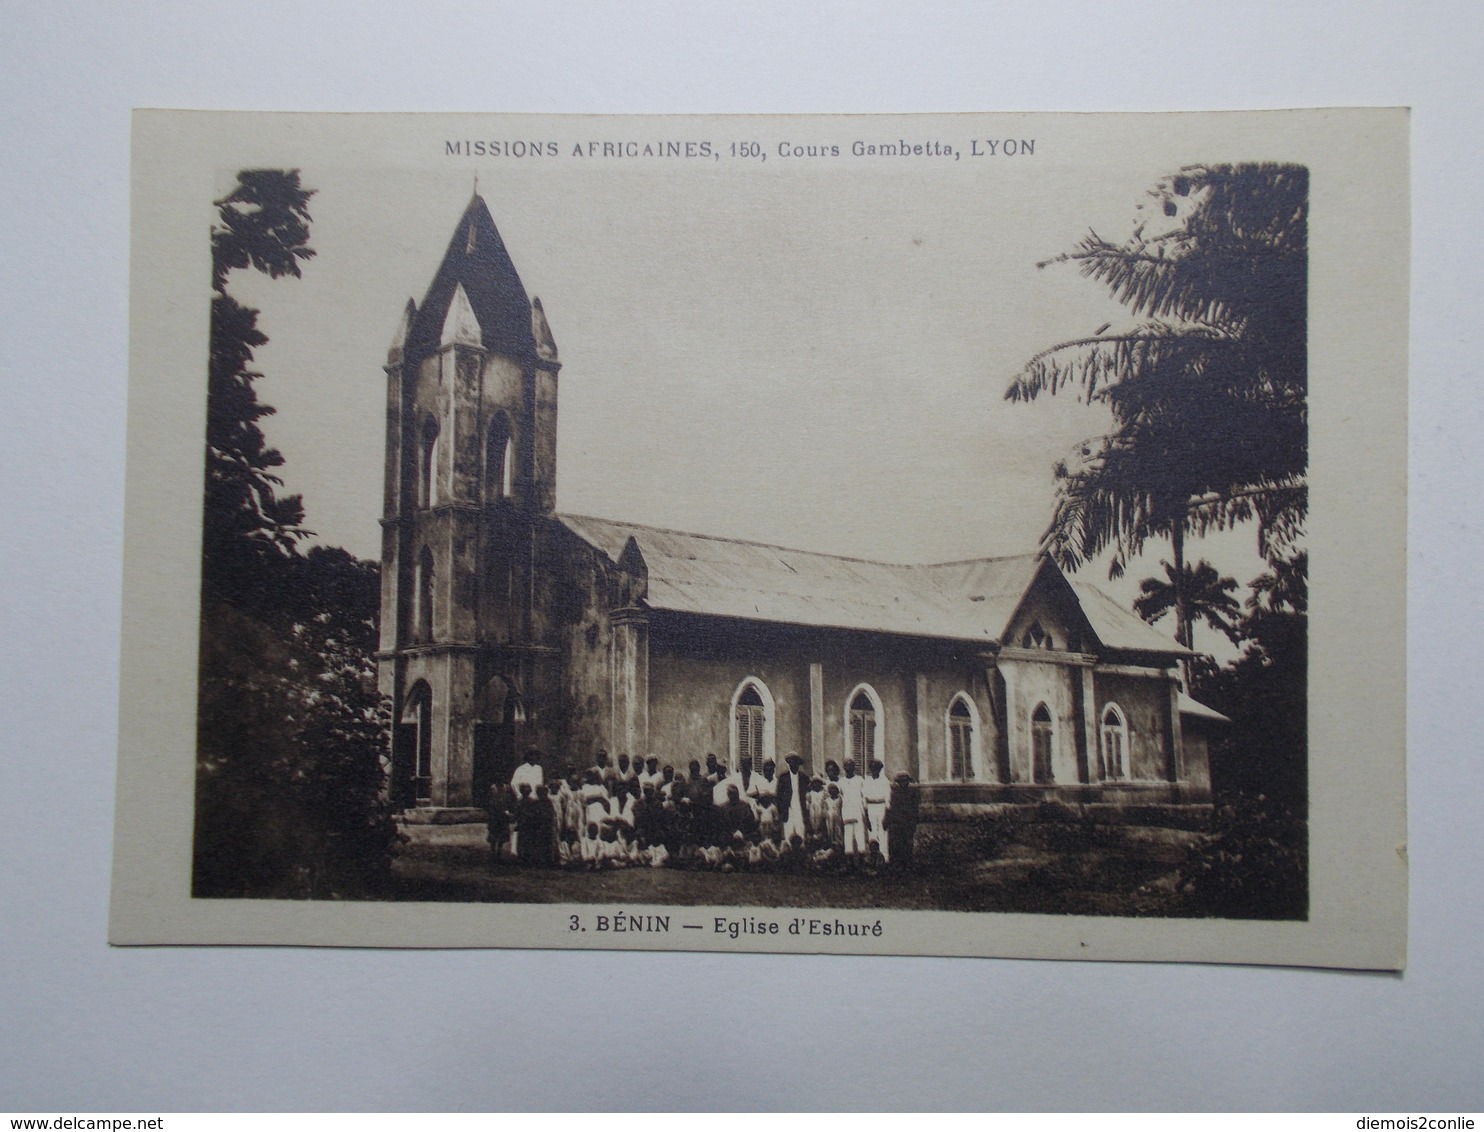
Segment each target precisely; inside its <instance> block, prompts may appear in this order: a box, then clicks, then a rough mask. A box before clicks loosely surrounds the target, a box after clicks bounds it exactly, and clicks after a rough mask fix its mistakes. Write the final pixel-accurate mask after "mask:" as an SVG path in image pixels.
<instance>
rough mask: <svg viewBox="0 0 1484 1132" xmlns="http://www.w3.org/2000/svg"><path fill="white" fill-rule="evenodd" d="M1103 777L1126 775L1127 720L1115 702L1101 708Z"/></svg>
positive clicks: (1111, 777)
mask: <svg viewBox="0 0 1484 1132" xmlns="http://www.w3.org/2000/svg"><path fill="white" fill-rule="evenodd" d="M1101 730H1102V739H1103V777H1104V778H1107V779H1115V780H1116V779H1124V778H1127V777H1128V721H1127V720H1126V719H1125V718H1124V716H1123V711H1122V709H1121V708H1119V706H1118V705H1117V704H1109V705H1108V706H1107V707H1105V708H1104V709H1103V726H1102V729H1101Z"/></svg>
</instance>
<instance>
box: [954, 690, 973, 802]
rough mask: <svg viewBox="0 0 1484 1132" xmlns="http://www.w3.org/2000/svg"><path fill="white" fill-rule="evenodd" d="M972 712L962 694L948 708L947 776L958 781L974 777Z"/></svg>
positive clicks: (968, 780)
mask: <svg viewBox="0 0 1484 1132" xmlns="http://www.w3.org/2000/svg"><path fill="white" fill-rule="evenodd" d="M974 739H975V735H974V714H973V712H972V710H970V708H969V701H968V700H967V699H965V698H964V697H963V696H962V695H958V696H955V697H954V698H953V704H952V706H950V707H949V709H948V777H949V778H952V779H954V780H955V781H958V782H972V781H973V779H974Z"/></svg>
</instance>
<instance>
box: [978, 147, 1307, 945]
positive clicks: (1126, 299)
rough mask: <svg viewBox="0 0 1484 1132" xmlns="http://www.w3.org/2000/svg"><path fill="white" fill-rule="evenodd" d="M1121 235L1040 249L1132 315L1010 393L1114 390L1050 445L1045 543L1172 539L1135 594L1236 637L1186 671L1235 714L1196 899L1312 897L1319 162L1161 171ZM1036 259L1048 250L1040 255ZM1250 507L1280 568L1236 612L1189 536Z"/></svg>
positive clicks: (1075, 550) (1066, 557) (1240, 906)
mask: <svg viewBox="0 0 1484 1132" xmlns="http://www.w3.org/2000/svg"><path fill="white" fill-rule="evenodd" d="M1146 207H1147V208H1148V212H1149V216H1148V218H1147V219H1145V220H1144V221H1143V222H1142V223H1140V224H1138V225H1137V227H1136V228H1135V229H1134V231H1133V234H1132V235H1131V236H1130V238H1129V239H1128V240H1126V241H1124V242H1122V243H1113V242H1110V241H1108V240H1105V239H1103V238H1102V237H1100V236H1098V235H1097V234H1096V233H1089V234H1088V236H1087V237H1086V238H1085V239H1084V240H1083V241H1082V242H1081V243H1080V244H1079V245H1078V246H1077V248H1076V249H1075V250H1074V251H1072V252H1071V253H1069V254H1067V255H1063V256H1059V257H1057V258H1056V259H1055V260H1051V261H1048V263H1075V264H1076V265H1077V266H1078V268H1079V270H1080V271H1081V272H1082V274H1083V275H1084V276H1086V277H1087V278H1089V279H1092V280H1094V281H1096V282H1098V283H1100V284H1102V285H1103V286H1105V287H1106V288H1107V289H1108V291H1109V293H1110V294H1111V295H1112V296H1113V297H1114V298H1115V299H1117V300H1118V301H1119V302H1120V303H1122V304H1123V305H1124V306H1125V307H1126V308H1127V309H1128V310H1129V312H1130V314H1131V315H1132V316H1133V317H1134V319H1135V320H1136V321H1135V323H1134V325H1133V326H1131V327H1130V328H1128V329H1126V330H1122V331H1116V332H1114V333H1112V334H1107V333H1105V331H1106V330H1107V327H1104V328H1102V329H1101V330H1099V331H1097V332H1095V333H1093V334H1091V335H1089V336H1087V337H1085V338H1079V339H1075V340H1072V341H1068V342H1061V343H1058V344H1056V345H1054V346H1052V347H1050V348H1049V349H1047V350H1044V351H1042V352H1041V353H1039V354H1037V355H1036V356H1035V357H1033V358H1032V359H1031V360H1030V361H1029V362H1027V363H1026V365H1025V367H1024V368H1023V369H1022V371H1021V372H1020V374H1019V375H1018V376H1017V377H1016V378H1015V380H1014V381H1013V382H1012V383H1011V385H1010V387H1009V389H1008V390H1007V391H1006V397H1007V398H1008V399H1010V400H1012V401H1029V400H1034V399H1035V398H1036V397H1037V396H1039V395H1041V394H1043V393H1045V394H1048V395H1054V394H1057V393H1059V392H1062V391H1069V392H1071V393H1072V394H1073V395H1074V396H1077V397H1079V398H1080V399H1082V400H1084V401H1086V402H1088V403H1090V404H1091V403H1097V404H1104V405H1106V406H1107V407H1108V409H1109V411H1110V413H1111V416H1112V427H1111V428H1110V430H1109V432H1108V433H1107V435H1105V436H1102V437H1098V438H1096V439H1093V440H1089V441H1087V442H1085V443H1084V444H1083V445H1082V446H1081V451H1080V453H1079V454H1078V455H1076V456H1074V457H1073V458H1072V459H1070V460H1065V461H1062V462H1060V463H1058V464H1057V465H1056V467H1055V474H1056V477H1057V497H1056V503H1055V508H1054V512H1053V515H1052V518H1051V521H1050V523H1049V525H1048V527H1047V530H1046V533H1045V535H1044V536H1043V549H1045V550H1046V551H1047V553H1049V554H1050V555H1052V557H1054V558H1055V559H1056V560H1057V561H1058V562H1059V563H1060V564H1061V565H1062V566H1064V567H1066V568H1068V569H1077V568H1078V567H1080V566H1082V565H1084V564H1086V563H1087V562H1089V561H1091V560H1092V559H1094V558H1096V557H1098V556H1099V555H1101V554H1103V553H1105V552H1110V564H1109V573H1110V575H1112V576H1115V577H1116V576H1118V575H1119V574H1121V573H1122V571H1123V570H1124V568H1125V567H1126V565H1127V564H1128V562H1129V561H1130V560H1131V559H1133V558H1134V557H1135V556H1137V555H1138V554H1140V553H1141V552H1142V551H1143V549H1144V545H1145V543H1146V542H1148V541H1149V540H1150V539H1164V538H1167V539H1169V540H1170V544H1171V548H1172V550H1173V555H1172V557H1173V562H1170V563H1166V564H1165V573H1166V578H1165V579H1149V580H1147V581H1145V582H1144V583H1143V592H1142V594H1141V596H1140V599H1139V602H1138V605H1137V608H1138V611H1139V613H1140V614H1141V615H1142V616H1144V617H1145V619H1146V620H1155V619H1157V618H1158V617H1159V616H1161V615H1162V614H1164V613H1165V612H1171V611H1172V612H1173V613H1174V614H1175V621H1176V633H1175V635H1176V637H1177V639H1178V640H1180V641H1181V642H1182V643H1183V644H1185V645H1186V646H1187V647H1191V644H1192V626H1193V623H1194V622H1195V621H1196V620H1197V619H1200V620H1204V621H1206V623H1207V624H1208V625H1210V626H1211V627H1212V628H1215V629H1217V630H1218V631H1221V632H1223V633H1226V634H1227V635H1228V636H1230V637H1232V639H1233V640H1234V641H1235V642H1237V643H1240V644H1242V645H1243V647H1244V651H1243V653H1242V655H1241V657H1240V658H1239V659H1237V660H1236V661H1234V662H1233V663H1232V664H1230V665H1228V666H1226V667H1224V668H1219V667H1218V666H1217V665H1216V664H1215V663H1214V662H1213V661H1212V660H1211V658H1209V657H1203V656H1197V657H1195V658H1193V659H1192V660H1191V661H1190V662H1189V663H1188V664H1187V666H1186V679H1187V683H1188V684H1189V685H1190V687H1191V690H1192V692H1193V693H1194V694H1195V695H1196V696H1197V698H1199V699H1201V700H1202V701H1204V702H1206V703H1208V704H1210V705H1211V706H1212V707H1214V708H1216V709H1217V710H1219V711H1221V712H1222V713H1223V714H1225V715H1227V716H1228V717H1230V719H1231V720H1232V721H1233V722H1232V725H1231V727H1230V728H1229V729H1228V731H1227V734H1226V735H1225V737H1224V738H1222V739H1220V740H1218V741H1217V743H1216V745H1215V747H1214V748H1213V750H1212V785H1213V791H1214V793H1215V795H1216V800H1217V813H1218V819H1217V828H1216V836H1215V837H1214V838H1213V839H1212V841H1211V842H1210V843H1209V844H1207V845H1205V846H1203V847H1202V848H1201V849H1200V850H1199V851H1197V852H1196V853H1194V854H1193V855H1192V859H1191V860H1190V861H1189V862H1187V866H1186V868H1185V869H1184V870H1183V873H1184V877H1185V880H1184V883H1185V885H1186V888H1187V891H1188V892H1190V893H1191V894H1192V896H1193V897H1194V903H1195V906H1196V907H1197V909H1200V910H1204V911H1206V912H1208V913H1210V914H1213V915H1234V916H1268V917H1285V916H1301V915H1303V914H1304V911H1305V909H1306V908H1307V879H1306V876H1307V873H1306V863H1307V826H1306V820H1305V819H1306V815H1307V801H1308V800H1307V777H1306V775H1307V770H1306V767H1307V751H1308V712H1307V690H1308V680H1307V673H1308V649H1307V640H1308V637H1307V629H1308V626H1307V601H1306V598H1305V594H1306V573H1307V559H1306V556H1305V554H1304V553H1303V551H1302V549H1301V546H1302V538H1303V528H1304V523H1305V520H1306V518H1307V513H1308V481H1307V471H1308V354H1307V333H1308V210H1309V177H1308V171H1307V170H1306V169H1304V168H1302V167H1300V166H1293V165H1257V164H1252V165H1206V166H1195V167H1191V168H1187V169H1183V170H1181V171H1180V172H1179V173H1177V174H1175V175H1173V176H1170V177H1167V178H1165V179H1164V180H1163V181H1161V182H1160V183H1159V184H1158V185H1156V186H1155V188H1154V189H1153V190H1152V192H1151V193H1150V202H1149V205H1148V206H1146ZM1041 266H1043V267H1044V266H1047V264H1042V265H1041ZM1249 521H1250V522H1255V524H1256V527H1257V535H1258V546H1259V549H1260V550H1261V552H1262V554H1263V556H1264V557H1265V558H1267V560H1268V563H1269V572H1268V573H1266V574H1264V575H1263V576H1262V577H1260V578H1258V579H1256V580H1255V581H1254V582H1253V583H1252V597H1251V598H1250V599H1249V601H1248V603H1247V609H1246V612H1245V614H1243V615H1241V616H1238V614H1239V613H1240V612H1241V611H1240V610H1239V609H1238V607H1237V606H1236V601H1235V597H1234V594H1233V591H1234V590H1235V583H1234V582H1233V581H1232V580H1231V579H1223V578H1220V577H1219V576H1218V575H1217V572H1216V571H1215V570H1214V569H1211V568H1210V567H1208V566H1207V564H1206V563H1204V562H1202V563H1198V564H1197V565H1196V566H1195V567H1194V568H1192V567H1190V566H1189V565H1187V564H1186V561H1185V543H1186V539H1187V537H1199V536H1200V535H1202V534H1205V533H1206V532H1208V531H1210V530H1213V529H1220V528H1224V527H1227V526H1230V525H1232V524H1236V523H1242V522H1249Z"/></svg>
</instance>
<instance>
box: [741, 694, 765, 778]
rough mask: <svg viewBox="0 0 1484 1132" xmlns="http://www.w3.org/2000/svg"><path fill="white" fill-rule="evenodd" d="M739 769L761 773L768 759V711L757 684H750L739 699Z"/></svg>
mask: <svg viewBox="0 0 1484 1132" xmlns="http://www.w3.org/2000/svg"><path fill="white" fill-rule="evenodd" d="M735 721H736V725H737V769H738V770H739V771H740V770H747V771H759V770H761V769H762V766H763V760H764V758H766V755H765V746H764V742H763V740H764V727H765V725H766V723H767V710H766V708H765V707H764V705H763V697H762V696H761V695H760V694H759V693H758V690H757V685H756V684H748V685H747V687H746V688H744V689H743V690H742V694H741V695H740V696H738V697H737V711H736V715H735Z"/></svg>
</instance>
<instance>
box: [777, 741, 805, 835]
mask: <svg viewBox="0 0 1484 1132" xmlns="http://www.w3.org/2000/svg"><path fill="white" fill-rule="evenodd" d="M784 762H786V763H787V764H788V770H787V772H785V773H784V774H781V775H779V776H778V817H779V820H780V821H782V822H783V840H784V842H785V843H787V842H788V841H790V840H792V839H793V838H794V837H797V838H798V839H799V841H800V842H801V843H807V842H808V840H809V827H808V825H806V824H805V819H804V809H805V802H804V795H805V794H806V793H808V791H809V778H808V776H807V775H804V774H801V773H800V772H799V767H801V766H802V765H803V763H804V760H803V759H801V758H799V756H798V755H797V754H790V755H789V756H788V758H786V759H785V760H784Z"/></svg>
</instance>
